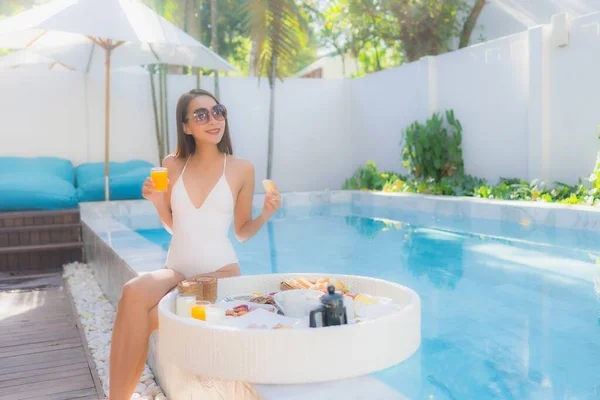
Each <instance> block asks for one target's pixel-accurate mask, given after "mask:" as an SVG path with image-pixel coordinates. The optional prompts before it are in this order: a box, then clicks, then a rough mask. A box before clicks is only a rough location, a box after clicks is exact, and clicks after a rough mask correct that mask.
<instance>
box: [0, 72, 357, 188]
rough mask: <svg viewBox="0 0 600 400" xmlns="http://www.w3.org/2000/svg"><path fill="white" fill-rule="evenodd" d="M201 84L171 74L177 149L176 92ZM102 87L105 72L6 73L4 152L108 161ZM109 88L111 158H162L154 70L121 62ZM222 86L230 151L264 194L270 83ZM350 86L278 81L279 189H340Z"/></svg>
mask: <svg viewBox="0 0 600 400" xmlns="http://www.w3.org/2000/svg"><path fill="white" fill-rule="evenodd" d="M86 81H87V86H86ZM195 86H196V78H195V77H191V76H183V75H171V76H169V83H168V102H169V103H168V107H169V126H170V132H169V133H170V142H171V143H170V150H171V151H175V149H176V142H177V134H176V123H175V107H176V104H177V100H178V98H179V96H180V95H181V94H182V93H184V92H187V91H189V90H190V89H192V88H194V87H195ZM86 87H87V94H86V91H85V89H86ZM201 87H202V88H204V89H207V90H209V91H214V80H213V79H212V78H204V77H203V78H202V82H201ZM104 90H105V86H104V80H103V79H102V78H101V74H100V75H98V74H91V75H87V76H86V75H83V74H80V73H75V72H73V73H71V72H62V71H58V72H57V71H40V70H39V69H35V70H33V69H27V70H26V69H22V70H19V69H15V70H8V71H2V73H1V75H0V121H1V124H0V155H9V154H11V155H26V156H40V155H52V156H58V157H64V158H67V159H69V160H71V161H72V162H73V163H74V164H75V165H78V164H81V163H84V162H97V161H103V160H104ZM111 91H112V95H111V123H110V127H111V135H110V138H111V139H110V159H111V161H125V160H131V159H142V160H147V161H150V162H153V163H158V151H157V144H156V134H155V128H154V114H153V111H152V101H151V94H150V93H151V92H150V84H149V77H148V75H147V74H146V73H145V72H140V71H135V70H134V71H128V72H122V71H118V70H115V71H113V73H112V79H111ZM220 91H221V96H220V97H221V101H222V102H223V103H224V104H226V105H227V108H228V110H229V115H230V119H229V122H230V128H231V135H232V141H233V148H234V154H236V155H238V156H240V157H243V158H246V159H249V160H250V161H252V162H253V163H254V166H255V169H256V179H257V187H256V189H257V191H259V192H260V191H262V185H261V184H260V182H261V181H262V179H264V178H265V176H266V168H267V138H268V136H267V135H268V123H269V119H268V118H269V101H270V89H269V86H268V82H267V80H264V79H263V80H262V81H261V82H260V84H259V82H258V80H257V79H255V78H221V79H220ZM348 91H349V82H347V81H344V80H331V81H327V80H318V81H317V80H314V81H313V80H304V79H288V80H286V81H285V82H284V83H281V82H279V81H278V82H277V86H276V99H275V101H276V104H275V117H276V118H275V139H274V146H275V147H274V160H273V179H274V180H275V181H276V182H277V183H278V185H279V186H280V188H281V190H285V191H305V190H319V189H325V188H330V189H339V188H340V187H341V185H342V183H343V181H344V179H345V178H346V177H347V176H348V175H349V174H351V173H352V171H353V170H352V168H351V167H350V166H351V165H352V162H351V160H352V156H353V146H352V144H351V143H350V142H349V140H348V137H349V130H348V128H347V123H346V122H345V121H346V115H348V114H349V112H348V110H347V107H348V103H347V100H346V99H347V98H348V97H349V95H348ZM86 99H87V105H86ZM86 109H87V113H86Z"/></svg>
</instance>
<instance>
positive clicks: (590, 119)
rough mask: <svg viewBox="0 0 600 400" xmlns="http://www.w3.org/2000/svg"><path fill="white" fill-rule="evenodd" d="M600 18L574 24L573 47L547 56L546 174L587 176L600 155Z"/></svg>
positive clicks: (569, 179)
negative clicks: (599, 68)
mask: <svg viewBox="0 0 600 400" xmlns="http://www.w3.org/2000/svg"><path fill="white" fill-rule="evenodd" d="M599 29H600V18H599V16H598V15H596V14H594V15H592V16H590V17H582V18H578V19H576V20H574V21H573V23H572V27H571V31H570V38H569V44H568V45H567V46H565V47H560V48H559V47H555V48H553V49H552V51H551V52H550V54H549V59H548V61H549V65H550V74H549V81H550V82H549V89H550V91H551V93H550V95H549V114H550V117H549V128H550V132H549V135H548V142H549V144H548V147H549V149H548V151H549V154H548V159H549V162H548V169H549V171H548V174H549V176H551V177H552V178H553V179H554V180H558V181H567V182H572V181H573V177H577V176H581V177H587V176H588V175H589V174H590V172H591V170H592V168H593V167H594V163H595V160H596V152H597V151H598V150H600V141H599V140H598V134H600V131H599V130H598V126H599V125H600V97H599V96H600V75H599V70H598V66H599V65H600V30H599Z"/></svg>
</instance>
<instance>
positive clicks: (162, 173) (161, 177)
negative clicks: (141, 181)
mask: <svg viewBox="0 0 600 400" xmlns="http://www.w3.org/2000/svg"><path fill="white" fill-rule="evenodd" d="M150 177H151V178H152V182H154V190H156V191H157V192H166V191H167V181H168V180H167V178H168V174H167V169H166V168H164V167H156V168H152V171H151V172H150Z"/></svg>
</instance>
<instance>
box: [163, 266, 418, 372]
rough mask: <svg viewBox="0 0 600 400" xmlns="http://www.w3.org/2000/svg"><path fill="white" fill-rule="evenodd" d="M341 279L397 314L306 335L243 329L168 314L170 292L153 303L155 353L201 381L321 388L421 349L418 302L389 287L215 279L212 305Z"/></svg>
mask: <svg viewBox="0 0 600 400" xmlns="http://www.w3.org/2000/svg"><path fill="white" fill-rule="evenodd" d="M298 277H303V278H306V279H319V278H330V279H334V278H335V279H340V280H341V281H342V282H344V283H345V284H346V285H347V286H349V287H351V288H352V291H353V292H356V293H368V294H371V295H376V296H382V297H387V298H390V299H392V301H393V302H394V304H396V305H398V306H399V307H397V310H396V311H394V312H392V313H390V314H388V315H385V316H381V317H378V318H376V319H372V320H366V321H363V322H360V323H356V324H350V325H341V326H330V327H325V328H323V327H321V328H306V329H278V330H272V329H243V328H239V327H235V326H227V325H217V324H209V323H206V322H204V321H199V320H195V319H192V318H184V317H180V316H178V315H176V313H175V300H176V296H177V291H176V290H175V291H173V292H171V293H169V294H167V295H166V296H165V297H164V298H163V299H162V300H161V301H160V303H159V306H158V315H159V326H160V330H159V335H158V351H159V352H160V356H161V358H163V357H164V358H165V359H167V360H169V361H170V362H172V363H174V364H176V365H177V366H178V367H180V368H182V369H184V370H186V371H188V372H192V373H196V374H198V375H200V376H204V377H214V378H221V379H226V380H235V381H243V382H250V383H261V384H297V383H311V382H324V381H331V380H338V379H346V378H352V377H356V376H360V375H366V374H370V373H372V372H375V371H379V370H382V369H385V368H388V367H391V366H393V365H396V364H398V363H400V362H402V361H404V360H406V359H407V358H409V357H410V356H411V355H412V354H414V353H415V352H416V351H417V349H418V348H419V346H420V344H421V301H420V298H419V296H418V295H417V293H416V292H414V291H413V290H411V289H409V288H407V287H405V286H402V285H398V284H396V283H392V282H389V281H385V280H381V279H374V278H367V277H360V276H352V275H332V274H271V275H250V276H240V277H235V278H227V279H220V280H219V283H218V297H219V298H223V297H225V296H230V295H233V294H236V293H247V292H262V293H268V292H274V291H279V287H280V283H281V282H282V281H283V280H284V279H288V278H292V279H294V278H298Z"/></svg>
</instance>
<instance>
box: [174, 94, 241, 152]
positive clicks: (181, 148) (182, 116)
mask: <svg viewBox="0 0 600 400" xmlns="http://www.w3.org/2000/svg"><path fill="white" fill-rule="evenodd" d="M198 96H209V97H212V98H213V99H214V100H215V101H216V102H217V104H221V103H219V100H217V98H216V97H215V96H214V95H213V94H212V93H210V92H207V91H206V90H202V89H193V90H190V91H189V92H187V93H184V94H183V95H181V97H180V98H179V101H178V102H177V111H176V112H177V151H176V152H175V157H177V158H187V157H189V156H190V155H192V154H194V152H195V151H196V142H195V141H194V137H193V136H192V135H186V134H185V132H184V131H183V124H184V123H186V122H187V111H188V106H189V105H190V102H191V101H192V100H193V99H195V98H196V97H198ZM217 148H218V149H219V151H220V152H221V153H225V154H233V147H232V146H231V136H230V135H229V122H228V121H227V120H225V133H224V134H223V137H222V138H221V141H220V142H219V143H218V144H217Z"/></svg>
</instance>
